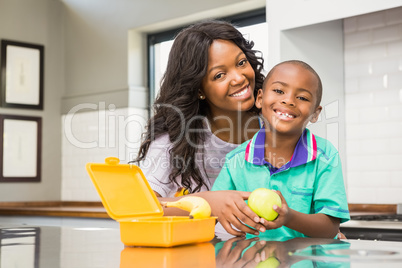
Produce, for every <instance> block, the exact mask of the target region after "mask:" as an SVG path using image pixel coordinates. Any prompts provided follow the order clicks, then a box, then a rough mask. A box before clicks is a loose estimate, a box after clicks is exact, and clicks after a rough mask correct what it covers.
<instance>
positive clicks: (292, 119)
mask: <svg viewBox="0 0 402 268" xmlns="http://www.w3.org/2000/svg"><path fill="white" fill-rule="evenodd" d="M318 84H319V82H318V79H317V77H316V76H315V75H314V74H313V73H312V72H311V71H309V70H307V69H305V68H304V67H302V66H300V65H298V64H294V63H283V64H280V65H278V66H276V67H275V69H274V70H273V73H272V75H271V77H269V78H268V80H267V81H265V84H264V90H261V89H260V91H259V92H258V96H257V100H256V106H257V108H260V109H261V113H262V115H263V117H264V119H265V120H266V121H267V123H268V126H266V128H267V129H270V130H274V131H276V132H277V133H282V134H295V135H300V134H301V133H302V131H303V130H304V129H305V128H306V126H307V124H308V122H312V123H315V122H316V121H317V119H318V115H319V114H320V112H321V109H322V107H321V106H318V104H317V102H318V101H317V93H318Z"/></svg>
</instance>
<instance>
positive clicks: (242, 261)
mask: <svg viewBox="0 0 402 268" xmlns="http://www.w3.org/2000/svg"><path fill="white" fill-rule="evenodd" d="M254 241H258V237H254V238H251V239H245V238H244V237H234V238H231V239H229V240H228V241H226V242H224V244H223V246H222V248H221V249H220V250H219V253H218V254H217V255H216V267H219V268H221V267H222V268H223V267H244V266H245V265H246V264H247V263H248V262H250V261H252V260H253V259H254V258H255V254H256V251H257V250H260V249H261V248H262V247H263V246H264V245H265V243H263V244H261V245H260V244H259V242H257V244H256V245H254V246H253V247H252V248H253V249H254V248H258V249H257V250H255V251H254V252H253V253H252V252H249V251H250V250H248V251H247V252H246V253H244V255H243V256H242V253H243V251H244V250H245V249H246V248H248V247H249V246H250V245H251V243H252V242H254ZM264 242H265V241H264ZM248 252H249V253H248Z"/></svg>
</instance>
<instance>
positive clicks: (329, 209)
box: [212, 128, 350, 237]
mask: <svg viewBox="0 0 402 268" xmlns="http://www.w3.org/2000/svg"><path fill="white" fill-rule="evenodd" d="M265 146H269V144H267V145H266V144H265V128H262V129H261V130H260V131H259V132H257V133H256V134H255V135H254V137H253V138H252V139H251V140H249V141H247V142H245V143H243V144H242V145H240V146H239V147H238V148H236V149H234V150H233V151H231V152H230V153H228V154H227V155H226V161H225V164H224V166H223V168H222V170H221V172H220V173H219V175H218V178H217V179H216V181H215V183H214V185H213V187H212V190H213V191H219V190H238V191H248V192H251V191H253V190H255V189H257V188H268V189H272V190H279V191H281V193H282V195H283V197H284V198H285V200H286V202H287V204H288V206H289V207H290V208H292V209H294V210H296V211H299V212H302V213H305V214H315V213H323V214H326V215H329V216H332V217H336V218H339V219H340V222H341V223H343V222H346V221H348V220H349V219H350V217H349V210H348V203H347V199H346V192H345V185H344V181H343V175H342V166H341V161H340V158H339V154H338V151H337V150H336V149H335V147H334V146H333V145H332V144H331V143H330V142H329V141H327V140H326V139H323V138H320V137H318V136H315V135H313V134H312V133H311V132H310V131H309V130H308V129H306V130H305V131H304V132H303V134H302V135H301V137H300V139H299V141H298V143H297V145H296V147H295V150H294V152H293V156H292V158H291V160H290V161H289V162H288V163H286V164H285V165H283V166H282V167H281V168H275V167H273V166H272V165H271V164H270V163H268V162H267V161H265V159H264V155H265V154H264V148H265ZM261 235H263V236H276V237H279V236H294V237H303V236H305V235H304V234H302V233H299V232H296V231H294V230H292V229H289V228H287V227H285V226H283V227H281V228H278V229H275V230H267V231H266V232H265V233H261Z"/></svg>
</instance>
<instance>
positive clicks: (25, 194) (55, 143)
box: [0, 0, 64, 201]
mask: <svg viewBox="0 0 402 268" xmlns="http://www.w3.org/2000/svg"><path fill="white" fill-rule="evenodd" d="M62 7H63V6H62V4H61V3H60V2H59V1H54V0H0V38H1V39H9V40H16V41H21V42H28V43H36V44H42V45H44V47H45V63H44V66H45V73H44V93H45V96H44V110H43V111H38V110H27V109H4V108H0V113H2V114H17V115H27V116H38V117H42V141H43V143H42V181H41V182H36V183H26V182H21V183H1V186H0V201H36V200H60V198H61V160H60V159H61V135H60V132H61V123H60V108H61V96H62V93H63V90H64V83H63V82H64V75H63V72H64V65H63V39H64V38H63V31H62V23H63V16H62Z"/></svg>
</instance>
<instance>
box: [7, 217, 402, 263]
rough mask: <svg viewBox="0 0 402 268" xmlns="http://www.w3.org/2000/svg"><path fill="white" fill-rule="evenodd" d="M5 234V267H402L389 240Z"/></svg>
mask: <svg viewBox="0 0 402 268" xmlns="http://www.w3.org/2000/svg"><path fill="white" fill-rule="evenodd" d="M0 231H1V233H0V242H1V248H0V252H1V259H2V267H3V264H4V265H5V266H4V267H10V266H7V265H11V264H12V265H13V267H24V268H39V267H40V268H53V267H87V268H91V267H98V268H103V267H108V268H109V267H120V268H127V267H192V268H196V267H203V268H204V267H234V266H235V265H238V266H239V267H240V266H241V267H243V266H244V265H248V266H249V267H255V266H256V265H257V262H256V261H255V260H256V259H258V258H257V257H256V256H257V255H256V254H257V253H259V254H262V252H264V254H265V256H273V257H275V258H276V259H272V261H273V262H276V263H277V264H278V263H281V264H282V265H283V267H290V266H292V267H316V266H317V267H321V265H322V266H323V267H324V266H325V267H351V266H352V267H354V265H357V266H361V267H401V265H402V243H398V242H388V241H365V240H334V239H312V238H296V239H286V238H282V239H280V240H279V241H272V240H271V241H270V240H260V241H258V242H257V241H255V239H244V238H243V239H241V238H233V239H230V240H225V239H224V240H221V239H219V238H217V237H216V238H215V239H214V240H212V241H211V242H206V243H198V244H191V245H183V246H178V247H173V248H151V247H124V245H123V243H122V242H121V241H120V232H119V229H118V228H72V227H55V226H26V225H24V226H18V225H14V226H9V225H7V226H5V225H3V224H0ZM21 254H23V256H24V258H21ZM232 261H233V262H235V263H236V264H234V263H232ZM264 267H265V266H264ZM267 267H268V266H267ZM270 267H271V266H270ZM272 267H276V266H272ZM280 267H282V266H280Z"/></svg>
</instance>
